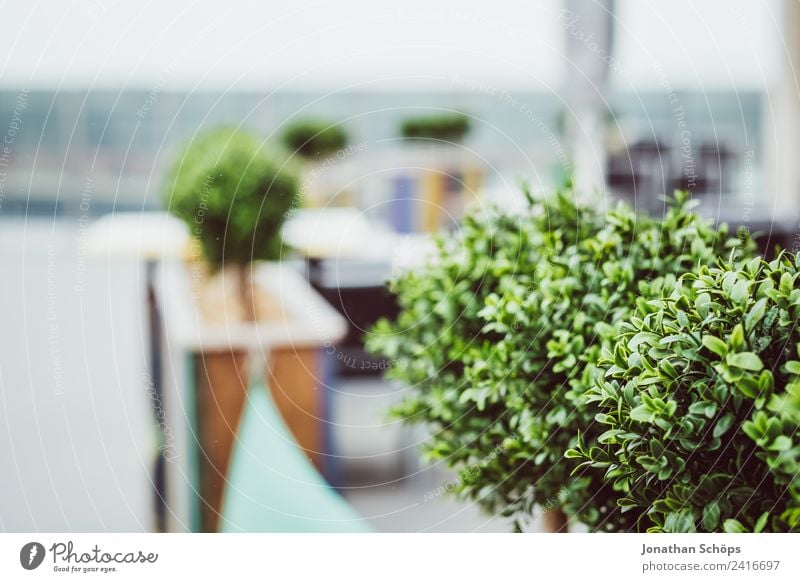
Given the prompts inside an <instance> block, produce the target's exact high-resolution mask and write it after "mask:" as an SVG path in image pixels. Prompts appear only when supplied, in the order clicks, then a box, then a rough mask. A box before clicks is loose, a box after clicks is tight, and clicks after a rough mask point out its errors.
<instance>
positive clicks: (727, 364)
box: [571, 255, 800, 532]
mask: <svg viewBox="0 0 800 582" xmlns="http://www.w3.org/2000/svg"><path fill="white" fill-rule="evenodd" d="M798 264H800V259H798V258H797V257H796V256H792V255H782V256H780V257H779V258H777V259H775V260H773V261H772V262H769V263H767V262H764V261H762V260H760V259H752V260H749V261H742V262H732V261H729V262H724V261H720V262H719V265H718V266H716V267H711V268H709V267H701V268H700V269H699V271H698V272H697V273H695V274H686V275H684V276H683V277H682V278H681V279H680V280H679V281H678V283H677V284H676V285H675V286H674V288H673V289H672V290H671V291H669V292H667V293H665V295H664V298H663V299H652V300H649V301H640V302H638V305H637V309H636V312H635V314H634V316H633V317H632V318H630V321H629V322H627V323H625V324H623V325H622V334H621V336H620V340H619V341H618V342H617V343H616V345H615V346H613V347H607V348H606V349H605V351H604V355H603V358H602V359H601V362H600V365H601V367H602V370H603V372H604V374H605V379H604V380H603V381H600V382H598V385H597V386H596V387H595V388H594V389H593V390H592V391H591V395H590V400H591V401H592V404H593V405H594V406H597V407H598V409H599V410H601V412H600V413H599V414H598V416H597V420H598V421H599V422H600V423H602V424H603V425H604V427H605V428H606V429H607V430H606V432H604V433H603V435H601V436H600V437H599V442H598V443H597V444H595V445H594V446H590V445H589V444H588V443H581V444H580V446H578V447H577V450H575V451H572V452H571V454H572V455H573V456H578V457H581V458H584V459H586V461H585V463H587V464H588V465H591V466H594V467H597V468H601V469H603V470H604V471H605V472H606V478H607V479H609V480H611V481H613V483H614V484H615V486H616V487H617V488H618V489H619V490H620V491H621V492H623V493H624V497H623V498H622V499H621V500H620V505H621V506H623V507H625V508H633V509H638V510H640V511H642V512H644V513H645V515H646V520H643V523H642V525H643V526H648V525H649V529H650V530H651V531H667V532H693V531H706V532H715V531H721V530H724V531H755V532H758V531H800V476H799V475H798V473H799V472H800V439H798V434H797V432H798V426H800V330H798V321H800V276H799V275H798Z"/></svg>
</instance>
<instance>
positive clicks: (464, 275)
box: [371, 191, 750, 530]
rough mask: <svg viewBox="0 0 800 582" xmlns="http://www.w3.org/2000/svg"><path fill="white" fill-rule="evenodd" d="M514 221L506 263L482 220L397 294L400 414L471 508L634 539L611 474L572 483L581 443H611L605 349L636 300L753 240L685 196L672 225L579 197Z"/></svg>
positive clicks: (393, 351) (564, 197)
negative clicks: (605, 415)
mask: <svg viewBox="0 0 800 582" xmlns="http://www.w3.org/2000/svg"><path fill="white" fill-rule="evenodd" d="M506 220H509V221H510V222H509V224H511V225H513V226H511V227H510V228H507V229H506V230H505V231H502V232H505V234H506V236H507V237H508V238H509V239H510V241H506V242H501V241H498V244H497V247H498V250H496V251H494V245H492V244H491V243H492V242H493V241H494V240H495V238H496V236H497V235H496V232H497V230H498V229H497V228H496V227H495V225H493V224H483V223H481V222H475V221H474V220H473V221H472V222H468V223H467V228H466V229H465V230H466V235H465V236H464V242H463V245H461V244H460V243H449V244H451V245H452V244H456V248H455V249H452V248H449V247H448V241H444V242H443V243H441V249H442V252H441V253H440V255H439V256H438V257H437V260H436V261H435V262H433V263H431V264H430V265H428V266H427V267H426V269H424V270H423V271H422V272H419V273H412V274H408V275H406V276H404V277H402V278H401V279H400V280H399V281H397V282H396V284H395V285H396V286H395V289H396V291H397V292H398V293H399V298H400V303H401V306H402V308H403V311H402V312H401V314H400V317H399V319H398V322H397V323H396V324H395V325H394V326H391V325H389V324H387V323H383V324H381V326H380V327H379V328H378V332H379V334H380V335H379V336H377V338H374V339H373V341H372V342H371V345H372V347H373V348H376V349H378V350H379V351H382V352H383V353H384V354H385V355H386V356H387V357H389V358H392V359H394V360H395V362H396V364H397V367H396V368H395V369H394V370H393V371H392V376H393V377H394V378H397V379H400V380H403V381H405V382H407V383H409V384H411V385H412V386H414V388H415V391H414V393H413V395H412V396H411V397H409V398H408V400H407V401H406V404H405V406H404V407H403V408H402V409H401V410H400V413H401V414H402V415H403V416H404V417H405V418H406V419H408V420H410V421H423V422H426V423H429V424H431V425H432V426H433V427H434V429H435V430H436V433H435V435H434V436H433V438H432V440H431V442H430V443H429V445H428V451H429V454H431V455H432V456H433V457H435V458H443V459H447V461H448V462H449V463H450V464H451V465H453V466H454V467H456V468H458V469H460V471H461V475H462V478H461V480H460V487H459V489H460V491H461V492H462V493H463V494H464V495H467V496H469V497H471V498H473V499H476V500H478V501H479V502H480V503H481V504H482V505H483V506H485V507H486V508H487V509H488V510H490V511H492V512H500V513H502V514H504V515H513V516H515V517H517V518H519V519H524V518H526V517H527V516H529V515H531V514H532V513H533V511H534V507H535V506H536V505H539V506H540V507H553V506H557V507H561V508H563V509H564V510H565V511H566V512H567V513H568V514H569V515H571V516H574V517H576V518H577V519H579V520H581V521H584V522H585V523H587V524H589V525H590V527H592V528H593V529H603V530H619V529H622V530H626V529H630V528H633V527H635V523H636V521H637V519H638V515H636V512H635V511H633V512H631V511H628V512H624V513H623V512H621V511H619V510H618V508H617V505H616V500H617V498H618V497H619V493H617V492H616V491H614V490H613V489H612V487H611V484H610V483H607V482H605V481H604V480H603V477H602V472H601V471H598V470H596V469H594V468H592V467H587V466H584V467H581V468H579V469H578V472H577V473H576V474H572V471H573V469H575V465H576V464H577V463H572V462H569V461H565V460H564V454H565V452H566V451H567V450H568V449H569V448H570V447H572V446H574V445H575V444H576V443H577V434H578V433H579V432H581V433H582V434H583V437H584V440H585V441H586V442H590V441H591V439H592V438H594V437H596V436H597V435H599V433H600V430H599V427H598V426H597V423H595V422H594V418H593V417H594V414H593V413H592V412H591V411H589V410H588V408H587V406H586V403H585V401H584V395H585V393H586V391H587V390H589V389H590V388H591V386H592V385H593V381H594V376H595V363H596V362H597V359H598V358H599V356H600V353H601V347H602V346H604V345H611V344H613V342H614V340H615V337H616V334H617V333H618V332H617V328H616V324H617V322H619V321H620V320H623V319H625V318H627V317H628V316H629V314H630V312H631V310H632V308H633V306H634V305H635V304H636V302H637V299H639V300H641V299H640V298H641V297H646V296H648V295H649V294H651V293H657V292H658V290H659V289H660V288H661V286H662V285H663V284H664V280H665V278H667V279H669V278H670V277H671V276H672V277H673V278H674V275H672V274H680V273H682V272H684V271H685V270H688V269H691V268H693V267H695V266H696V265H697V264H698V263H702V262H713V261H714V260H715V259H716V256H717V253H719V252H722V250H723V249H724V247H726V246H740V245H741V241H738V240H736V239H731V240H729V239H728V238H727V236H726V231H725V230H724V229H722V230H720V231H715V230H714V229H712V228H710V227H709V226H708V225H706V224H705V223H704V222H703V221H702V220H701V219H700V218H699V217H698V216H697V215H695V214H693V213H692V212H691V211H690V202H689V201H688V197H687V195H685V194H679V195H678V196H677V198H676V199H675V200H674V201H673V205H672V207H671V208H670V209H669V210H668V212H667V214H666V216H665V218H664V219H663V220H655V219H652V218H647V217H637V216H636V215H635V214H634V213H633V212H632V211H631V210H630V209H628V208H627V207H626V206H624V205H620V206H619V207H618V208H617V209H615V210H614V211H612V212H609V213H607V214H603V213H602V212H599V211H598V210H596V205H594V206H587V205H582V204H578V203H576V202H575V195H574V193H571V192H569V191H566V192H560V193H558V194H557V195H556V196H554V197H552V198H548V199H546V200H543V201H539V202H536V203H534V204H533V205H532V208H531V212H530V214H529V215H528V216H522V217H519V218H509V217H506ZM461 246H463V248H461ZM748 248H750V247H748ZM490 249H492V251H493V252H492V251H490ZM456 251H459V252H456ZM432 314H437V315H436V316H434V315H432ZM384 337H389V338H390V339H388V340H386V339H383V338H384ZM387 347H388V348H389V349H386V348H387Z"/></svg>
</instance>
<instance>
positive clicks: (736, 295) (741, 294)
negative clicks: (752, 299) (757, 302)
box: [731, 279, 749, 303]
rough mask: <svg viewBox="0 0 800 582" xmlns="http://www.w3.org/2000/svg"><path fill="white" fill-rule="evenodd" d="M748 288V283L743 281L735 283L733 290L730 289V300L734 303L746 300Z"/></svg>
mask: <svg viewBox="0 0 800 582" xmlns="http://www.w3.org/2000/svg"><path fill="white" fill-rule="evenodd" d="M748 286H749V284H748V282H747V281H745V280H744V279H740V280H739V281H736V283H735V284H734V286H733V289H731V299H732V300H733V301H734V303H742V302H744V300H745V299H747V297H748V295H749V292H748Z"/></svg>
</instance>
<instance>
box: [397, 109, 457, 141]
mask: <svg viewBox="0 0 800 582" xmlns="http://www.w3.org/2000/svg"><path fill="white" fill-rule="evenodd" d="M470 128H471V127H470V121H469V117H467V116H466V115H464V114H463V113H442V114H438V115H425V116H419V117H410V118H408V119H406V120H404V121H403V123H402V124H401V126H400V135H402V136H403V137H404V138H406V139H417V140H435V141H443V142H456V143H457V142H461V141H463V140H464V137H466V135H467V133H469V130H470Z"/></svg>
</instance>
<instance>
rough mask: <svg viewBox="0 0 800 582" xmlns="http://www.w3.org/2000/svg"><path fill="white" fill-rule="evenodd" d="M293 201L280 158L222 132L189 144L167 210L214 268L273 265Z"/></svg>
mask: <svg viewBox="0 0 800 582" xmlns="http://www.w3.org/2000/svg"><path fill="white" fill-rule="evenodd" d="M297 195H298V178H297V175H296V173H295V172H294V171H293V170H292V169H291V167H290V166H288V165H287V164H286V161H285V156H282V155H280V154H277V153H276V152H272V153H270V152H268V151H267V150H265V149H264V147H263V145H262V143H261V142H260V141H259V140H258V139H257V138H255V137H253V136H251V135H249V134H248V133H245V132H243V131H240V130H235V129H229V128H221V129H216V130H212V131H209V132H207V133H205V134H202V135H200V136H199V137H196V138H194V139H193V140H192V141H191V142H189V144H188V145H187V146H186V148H185V149H184V151H183V152H182V153H181V154H180V155H179V156H178V157H177V158H176V159H175V162H174V164H173V166H172V169H171V171H170V173H169V175H168V180H167V188H166V204H167V207H168V210H169V211H170V212H172V213H173V214H175V215H176V216H178V217H179V218H181V219H182V220H183V221H184V222H186V224H187V225H188V227H189V230H190V231H191V233H192V235H193V236H194V237H195V238H197V239H198V240H199V241H200V244H201V246H202V249H203V255H204V258H205V259H206V261H208V263H209V264H210V265H211V266H212V267H213V268H218V267H220V266H222V265H223V263H231V264H235V265H247V264H249V263H250V262H251V261H255V260H275V259H277V258H278V257H279V256H280V252H281V248H280V234H279V231H280V227H281V225H282V224H283V221H284V218H285V214H286V212H287V211H288V210H289V209H290V208H291V207H292V205H293V204H295V203H296V197H297Z"/></svg>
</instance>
